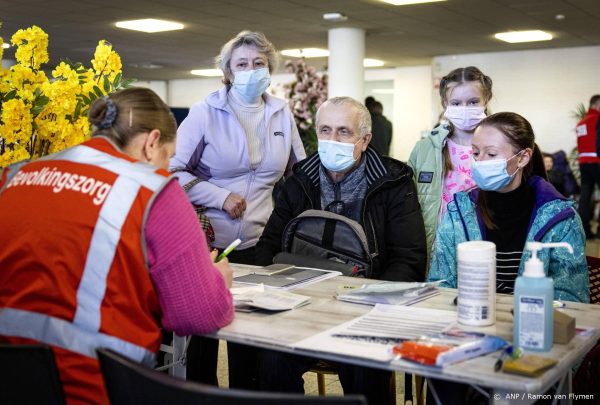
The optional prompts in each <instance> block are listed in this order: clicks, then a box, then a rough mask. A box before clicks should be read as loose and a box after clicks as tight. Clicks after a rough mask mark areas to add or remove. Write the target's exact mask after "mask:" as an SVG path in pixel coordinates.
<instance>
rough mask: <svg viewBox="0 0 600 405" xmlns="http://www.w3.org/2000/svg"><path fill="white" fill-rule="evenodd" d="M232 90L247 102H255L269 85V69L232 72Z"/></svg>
mask: <svg viewBox="0 0 600 405" xmlns="http://www.w3.org/2000/svg"><path fill="white" fill-rule="evenodd" d="M233 76H234V79H233V88H234V89H235V90H236V91H237V93H238V94H239V95H240V96H242V98H243V99H244V100H245V101H246V102H248V103H252V102H255V101H256V100H257V99H258V98H259V97H260V96H261V95H262V94H263V93H264V92H265V90H266V89H267V87H269V85H270V84H271V75H270V74H269V68H266V67H265V68H260V69H256V70H241V71H239V72H233Z"/></svg>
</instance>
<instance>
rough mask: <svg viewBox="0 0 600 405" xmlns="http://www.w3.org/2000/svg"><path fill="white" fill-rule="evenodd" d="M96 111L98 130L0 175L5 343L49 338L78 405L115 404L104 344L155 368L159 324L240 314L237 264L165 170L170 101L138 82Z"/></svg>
mask: <svg viewBox="0 0 600 405" xmlns="http://www.w3.org/2000/svg"><path fill="white" fill-rule="evenodd" d="M88 118H89V121H90V122H91V123H92V124H93V125H94V132H93V136H92V138H91V139H90V140H88V141H86V142H83V143H82V144H80V145H77V146H74V147H72V148H70V149H66V150H64V151H62V152H59V153H57V154H54V155H50V156H46V157H43V158H40V159H37V160H34V161H30V162H24V163H19V164H16V165H12V166H9V167H7V168H5V169H4V170H3V171H2V173H1V174H0V224H2V231H1V232H0V246H2V249H0V269H2V270H1V271H0V344H2V343H4V344H6V343H8V344H31V343H41V344H46V345H50V346H51V347H52V349H53V351H54V354H55V358H56V362H57V366H58V370H59V374H60V379H61V382H62V384H63V388H64V392H65V395H66V398H67V403H68V404H84V403H85V404H90V403H92V404H107V403H108V397H107V395H106V390H105V387H104V383H103V379H102V376H101V373H100V369H99V365H98V361H97V359H96V353H95V350H96V348H99V347H104V348H109V349H112V350H115V351H117V352H119V353H120V354H122V355H125V356H127V357H129V358H131V359H134V360H136V361H139V362H141V363H144V364H147V365H149V366H153V365H154V364H155V354H156V353H157V352H158V349H159V346H160V340H161V331H160V328H161V327H162V328H164V329H166V330H172V331H175V332H176V333H178V334H179V335H189V334H203V333H207V332H210V331H213V330H216V329H218V328H221V327H223V326H225V325H227V324H228V323H230V322H231V321H232V319H233V305H232V298H231V294H230V293H229V290H228V287H229V286H230V285H231V277H232V270H231V268H230V267H229V265H228V262H227V260H222V261H220V262H219V263H216V264H215V263H214V259H215V257H216V252H212V253H209V251H208V249H207V243H206V239H205V236H204V233H203V232H202V230H201V228H200V226H199V224H198V220H197V219H196V215H195V213H194V210H193V208H192V206H191V205H190V203H189V201H188V199H187V197H186V195H185V193H184V191H183V189H182V188H181V186H180V185H179V183H178V182H177V181H176V180H175V178H174V177H171V176H170V175H169V173H168V172H167V170H166V168H167V166H168V162H169V158H170V157H171V156H172V155H173V153H174V148H175V136H176V124H175V120H174V118H173V116H172V115H171V112H170V110H169V108H168V107H167V105H166V104H165V103H163V102H162V101H161V99H160V98H159V97H158V96H157V95H156V94H155V93H154V92H152V91H151V90H149V89H142V88H130V89H126V90H122V91H119V92H116V93H114V94H112V95H111V96H109V97H105V98H102V99H99V100H97V101H95V102H94V103H93V104H92V106H91V107H90V111H89V116H88Z"/></svg>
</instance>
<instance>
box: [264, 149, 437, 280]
mask: <svg viewBox="0 0 600 405" xmlns="http://www.w3.org/2000/svg"><path fill="white" fill-rule="evenodd" d="M365 153H366V159H367V162H366V169H365V175H366V176H367V184H368V187H367V194H366V197H365V198H366V201H365V204H364V208H363V213H362V215H361V221H360V223H361V225H362V226H363V228H364V230H365V233H366V235H367V239H368V242H369V248H370V250H371V253H374V252H377V255H376V256H375V257H374V258H373V278H376V279H382V280H394V281H423V280H424V279H425V268H426V261H427V250H426V248H425V226H424V225H423V217H422V215H421V209H420V207H419V200H418V199H417V192H416V189H415V186H414V183H413V180H412V170H411V168H410V167H409V166H407V165H406V164H404V163H402V162H400V161H397V160H395V159H392V158H388V157H382V156H379V155H378V154H377V152H375V150H374V149H373V148H371V147H369V148H368V149H367V151H366V152H365ZM320 164H321V161H320V159H319V155H318V153H315V154H313V155H312V156H310V157H309V158H307V159H305V160H303V161H301V162H298V163H297V164H296V165H295V166H294V169H293V170H294V174H293V175H292V176H290V177H289V178H288V179H287V180H286V181H285V183H284V185H283V187H282V189H281V191H280V192H279V194H278V196H277V200H276V202H275V209H274V210H273V213H272V214H271V217H270V218H269V221H268V222H267V225H266V227H265V229H264V231H263V234H262V236H261V237H260V240H259V241H258V244H257V245H256V262H257V264H258V265H262V266H266V265H269V264H271V263H273V257H274V256H275V255H276V254H277V253H279V252H280V251H281V237H282V234H283V230H284V229H285V226H286V225H287V223H288V222H289V221H290V220H292V219H293V218H295V217H297V216H298V215H299V214H300V213H302V212H304V211H306V210H308V209H322V208H321V196H320V185H319V184H320V183H319V166H320Z"/></svg>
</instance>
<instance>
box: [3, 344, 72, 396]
mask: <svg viewBox="0 0 600 405" xmlns="http://www.w3.org/2000/svg"><path fill="white" fill-rule="evenodd" d="M0 404H11V405H30V404H36V405H64V404H65V396H64V393H63V389H62V385H61V383H60V379H59V377H58V369H57V368H56V363H55V361H54V353H53V352H52V349H51V348H50V347H48V346H40V345H0Z"/></svg>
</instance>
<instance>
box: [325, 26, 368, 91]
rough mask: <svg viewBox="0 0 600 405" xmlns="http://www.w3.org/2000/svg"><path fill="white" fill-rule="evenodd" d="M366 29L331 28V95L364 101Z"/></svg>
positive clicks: (329, 71) (329, 69)
mask: <svg viewBox="0 0 600 405" xmlns="http://www.w3.org/2000/svg"><path fill="white" fill-rule="evenodd" d="M364 57H365V31H364V30H362V29H360V28H332V29H330V30H329V64H328V75H329V89H328V92H329V97H330V98H331V97H337V96H349V97H352V98H354V99H356V100H358V101H361V102H362V101H363V93H364V91H363V87H364V80H365V79H364V67H363V59H364Z"/></svg>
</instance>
